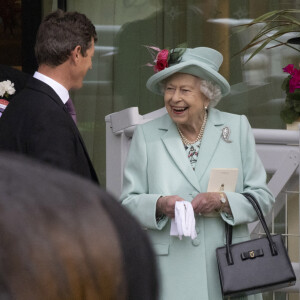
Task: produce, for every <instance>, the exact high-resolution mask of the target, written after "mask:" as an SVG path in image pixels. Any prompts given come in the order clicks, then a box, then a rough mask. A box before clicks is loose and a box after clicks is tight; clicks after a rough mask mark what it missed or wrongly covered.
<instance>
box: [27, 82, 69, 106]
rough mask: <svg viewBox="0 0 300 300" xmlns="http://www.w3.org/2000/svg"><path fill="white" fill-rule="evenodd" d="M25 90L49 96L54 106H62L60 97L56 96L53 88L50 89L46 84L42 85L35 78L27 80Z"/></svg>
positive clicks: (42, 83)
mask: <svg viewBox="0 0 300 300" xmlns="http://www.w3.org/2000/svg"><path fill="white" fill-rule="evenodd" d="M26 88H29V89H33V90H35V91H38V92H40V93H43V94H46V95H47V96H49V97H50V98H51V99H52V100H53V101H54V102H55V103H56V104H58V105H59V106H62V107H63V106H64V103H63V102H62V100H61V99H60V97H59V96H58V95H57V93H56V92H55V91H54V89H53V88H51V87H50V86H49V85H48V84H46V83H44V82H43V81H41V80H38V79H36V78H33V77H32V78H29V80H28V81H27V84H26Z"/></svg>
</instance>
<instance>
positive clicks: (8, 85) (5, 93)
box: [0, 80, 16, 117]
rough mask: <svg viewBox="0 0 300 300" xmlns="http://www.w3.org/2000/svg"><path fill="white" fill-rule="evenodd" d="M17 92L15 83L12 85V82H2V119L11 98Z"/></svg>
mask: <svg viewBox="0 0 300 300" xmlns="http://www.w3.org/2000/svg"><path fill="white" fill-rule="evenodd" d="M15 92H16V90H15V87H14V83H12V82H11V81H10V80H4V81H1V82H0V117H1V116H2V113H3V111H4V110H5V108H6V106H7V105H8V103H9V102H8V98H9V96H11V95H13V94H14V93H15Z"/></svg>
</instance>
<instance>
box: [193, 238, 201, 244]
mask: <svg viewBox="0 0 300 300" xmlns="http://www.w3.org/2000/svg"><path fill="white" fill-rule="evenodd" d="M192 244H193V245H194V246H199V245H200V240H199V239H197V238H195V239H193V240H192Z"/></svg>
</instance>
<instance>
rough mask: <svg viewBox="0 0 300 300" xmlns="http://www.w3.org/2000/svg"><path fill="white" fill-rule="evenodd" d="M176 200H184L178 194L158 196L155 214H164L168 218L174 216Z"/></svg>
mask: <svg viewBox="0 0 300 300" xmlns="http://www.w3.org/2000/svg"><path fill="white" fill-rule="evenodd" d="M176 201H184V199H182V198H181V197H179V196H176V195H175V196H165V197H160V198H159V199H158V200H157V202H156V215H159V214H164V215H166V216H167V217H169V218H175V204H176Z"/></svg>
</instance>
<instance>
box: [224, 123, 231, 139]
mask: <svg viewBox="0 0 300 300" xmlns="http://www.w3.org/2000/svg"><path fill="white" fill-rule="evenodd" d="M229 135H230V129H229V128H228V127H227V126H226V127H224V128H223V129H222V139H223V140H224V142H226V143H231V141H230V140H229Z"/></svg>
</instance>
